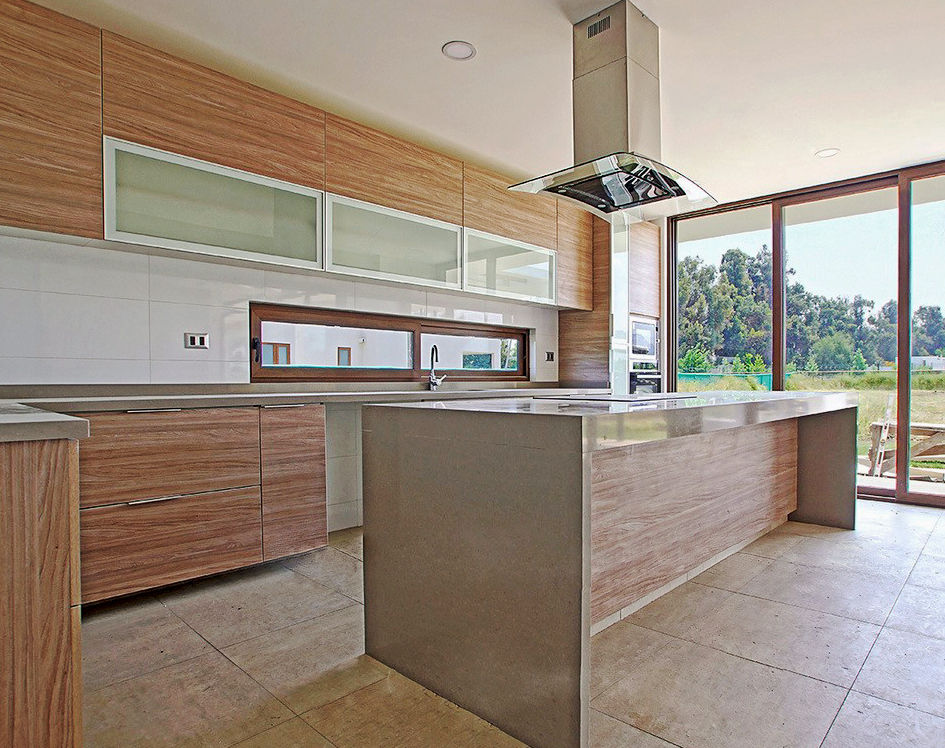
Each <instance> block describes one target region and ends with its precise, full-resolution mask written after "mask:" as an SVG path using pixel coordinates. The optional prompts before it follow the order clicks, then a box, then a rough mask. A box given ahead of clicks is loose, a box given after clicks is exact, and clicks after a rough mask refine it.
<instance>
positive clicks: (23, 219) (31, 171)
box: [0, 0, 103, 238]
mask: <svg viewBox="0 0 945 748" xmlns="http://www.w3.org/2000/svg"><path fill="white" fill-rule="evenodd" d="M101 134H102V122H101V66H100V49H99V31H98V29H96V28H94V27H92V26H88V25H86V24H84V23H81V22H79V21H76V20H75V19H72V18H69V17H68V16H64V15H61V14H59V13H54V12H53V11H51V10H47V9H46V8H42V7H40V6H38V5H33V4H32V3H27V2H21V1H20V0H0V224H3V225H7V226H17V227H20V228H27V229H34V230H39V231H53V232H57V233H63V234H75V235H78V236H90V237H98V238H100V237H101V236H102V231H103V229H102V220H103V219H102V137H101Z"/></svg>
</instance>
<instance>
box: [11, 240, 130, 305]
mask: <svg viewBox="0 0 945 748" xmlns="http://www.w3.org/2000/svg"><path fill="white" fill-rule="evenodd" d="M0 288H18V289H22V290H26V291H48V292H51V293H64V294H79V295H83V296H104V297H108V298H117V299H147V298H148V256H147V255H146V254H139V253H135V252H115V251H113V250H109V249H98V248H97V247H85V246H76V245H73V244H59V243H57V242H49V241H41V240H36V239H27V238H23V237H14V236H2V235H0Z"/></svg>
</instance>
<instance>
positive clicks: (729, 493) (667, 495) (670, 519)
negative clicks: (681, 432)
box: [591, 419, 797, 623]
mask: <svg viewBox="0 0 945 748" xmlns="http://www.w3.org/2000/svg"><path fill="white" fill-rule="evenodd" d="M796 507H797V420H796V419H792V420H787V421H775V422H773V423H767V424H760V425H755V426H746V427H742V428H738V429H728V430H724V431H714V432H712V433H710V434H700V435H696V436H686V437H680V438H676V439H669V440H663V441H657V442H647V443H643V444H638V445H633V446H629V447H622V448H618V449H610V450H602V451H600V452H595V453H594V454H593V455H592V457H591V620H592V622H595V623H596V622H597V621H600V620H602V619H603V618H606V617H607V616H608V615H611V614H612V613H614V612H616V611H619V610H621V609H622V608H624V607H626V606H628V605H631V604H632V603H634V602H635V601H637V600H639V599H640V598H641V597H643V596H644V595H646V594H648V593H650V592H653V591H654V590H657V589H659V588H660V587H662V586H663V585H665V584H667V583H669V582H671V581H673V580H674V579H677V578H678V577H680V576H681V575H683V574H685V573H687V572H689V571H691V570H692V569H694V568H695V567H697V566H698V565H699V564H701V563H704V562H705V561H708V560H709V559H710V558H712V557H713V556H715V555H717V554H719V553H721V552H722V551H724V550H726V549H727V548H730V547H731V546H733V545H735V544H736V543H739V542H742V541H745V540H748V539H750V538H752V537H754V536H755V535H757V534H758V533H760V532H763V531H764V530H766V529H767V528H769V527H771V526H772V525H773V524H777V523H779V522H783V521H785V519H787V515H788V513H789V512H791V511H793V510H794V509H795V508H796Z"/></svg>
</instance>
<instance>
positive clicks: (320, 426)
mask: <svg viewBox="0 0 945 748" xmlns="http://www.w3.org/2000/svg"><path fill="white" fill-rule="evenodd" d="M259 446H260V453H261V460H260V464H261V465H262V548H263V559H264V560H266V561H268V560H270V559H273V558H279V557H281V556H289V555H292V554H293V553H302V552H303V551H307V550H310V549H312V548H318V547H320V546H323V545H325V544H326V543H327V542H328V524H327V520H326V510H325V407H324V406H323V405H300V406H299V405H296V406H279V405H277V406H272V407H263V408H261V409H260V411H259Z"/></svg>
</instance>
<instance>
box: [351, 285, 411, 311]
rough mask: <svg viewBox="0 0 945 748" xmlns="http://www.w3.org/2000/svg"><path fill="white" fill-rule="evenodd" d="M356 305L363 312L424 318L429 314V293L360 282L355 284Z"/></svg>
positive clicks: (409, 288)
mask: <svg viewBox="0 0 945 748" xmlns="http://www.w3.org/2000/svg"><path fill="white" fill-rule="evenodd" d="M354 289H355V291H354V294H355V304H356V305H357V309H358V310H359V311H362V312H377V313H380V314H405V315H408V316H415V317H416V316H424V315H426V313H427V292H426V291H425V290H423V289H418V288H411V287H409V286H405V287H404V288H395V287H392V286H383V285H379V284H377V283H364V282H361V281H358V282H356V283H355V284H354Z"/></svg>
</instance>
